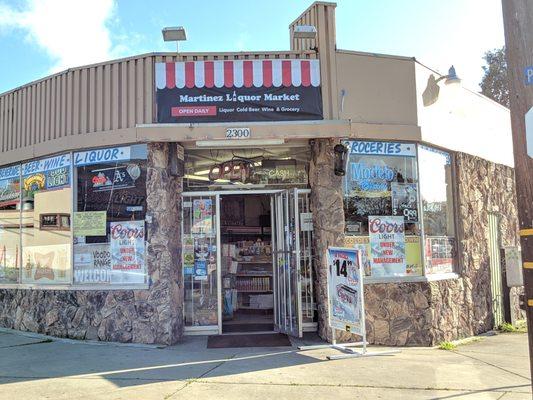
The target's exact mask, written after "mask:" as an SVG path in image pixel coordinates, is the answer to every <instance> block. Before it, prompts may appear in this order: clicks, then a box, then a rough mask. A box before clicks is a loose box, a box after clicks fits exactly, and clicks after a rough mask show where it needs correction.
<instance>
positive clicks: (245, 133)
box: [226, 128, 252, 139]
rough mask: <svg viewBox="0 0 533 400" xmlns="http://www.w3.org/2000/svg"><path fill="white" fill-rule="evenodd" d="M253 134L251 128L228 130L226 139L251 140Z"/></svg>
mask: <svg viewBox="0 0 533 400" xmlns="http://www.w3.org/2000/svg"><path fill="white" fill-rule="evenodd" d="M251 136H252V132H251V131H250V128H227V129H226V139H250V137H251Z"/></svg>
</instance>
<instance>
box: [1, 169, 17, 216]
mask: <svg viewBox="0 0 533 400" xmlns="http://www.w3.org/2000/svg"><path fill="white" fill-rule="evenodd" d="M19 180H20V166H18V165H15V166H13V167H7V168H1V169H0V207H8V206H14V205H15V204H18V202H19V197H20V183H19Z"/></svg>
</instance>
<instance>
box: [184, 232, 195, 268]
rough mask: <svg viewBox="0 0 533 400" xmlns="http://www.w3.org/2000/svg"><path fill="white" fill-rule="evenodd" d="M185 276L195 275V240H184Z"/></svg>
mask: <svg viewBox="0 0 533 400" xmlns="http://www.w3.org/2000/svg"><path fill="white" fill-rule="evenodd" d="M181 251H182V252H183V275H194V238H193V237H192V236H187V237H184V238H183V246H182V250H181Z"/></svg>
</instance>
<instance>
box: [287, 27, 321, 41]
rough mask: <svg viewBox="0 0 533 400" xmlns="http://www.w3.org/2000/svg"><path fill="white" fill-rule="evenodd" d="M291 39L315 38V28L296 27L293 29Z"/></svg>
mask: <svg viewBox="0 0 533 400" xmlns="http://www.w3.org/2000/svg"><path fill="white" fill-rule="evenodd" d="M293 37H294V38H295V39H314V38H316V28H315V27H314V26H313V25H297V26H296V27H294V34H293Z"/></svg>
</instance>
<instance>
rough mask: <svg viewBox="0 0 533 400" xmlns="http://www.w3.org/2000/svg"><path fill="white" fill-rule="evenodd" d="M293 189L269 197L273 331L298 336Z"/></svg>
mask: <svg viewBox="0 0 533 400" xmlns="http://www.w3.org/2000/svg"><path fill="white" fill-rule="evenodd" d="M298 205H299V204H298V191H297V189H292V190H283V191H281V192H279V193H276V194H274V195H273V196H272V205H271V207H272V237H273V241H272V242H273V255H274V256H273V259H274V307H275V320H274V326H275V329H276V330H277V331H279V332H282V333H286V334H288V335H291V336H296V337H301V336H302V307H301V293H302V290H301V277H300V248H299V247H300V237H299V218H298V216H299V212H298Z"/></svg>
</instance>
